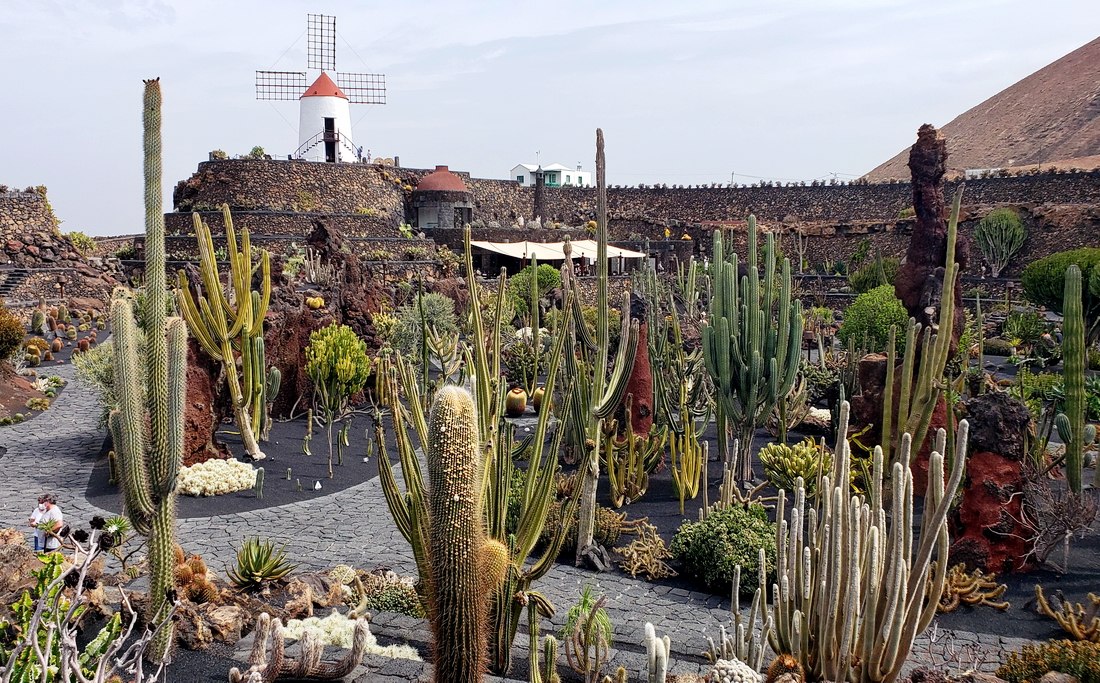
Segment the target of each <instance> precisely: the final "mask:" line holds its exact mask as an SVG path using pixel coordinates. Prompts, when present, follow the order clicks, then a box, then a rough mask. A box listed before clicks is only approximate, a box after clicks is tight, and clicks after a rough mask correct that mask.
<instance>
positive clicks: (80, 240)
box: [66, 230, 96, 256]
mask: <svg viewBox="0 0 1100 683" xmlns="http://www.w3.org/2000/svg"><path fill="white" fill-rule="evenodd" d="M66 237H68V238H69V241H70V242H72V243H73V248H74V249H76V250H77V251H78V252H80V255H81V256H87V255H88V254H90V253H92V252H93V251H95V248H96V241H95V240H94V239H92V238H91V237H88V236H87V235H85V234H84V233H82V232H80V231H79V230H73V231H72V232H70V233H68V234H67V235H66Z"/></svg>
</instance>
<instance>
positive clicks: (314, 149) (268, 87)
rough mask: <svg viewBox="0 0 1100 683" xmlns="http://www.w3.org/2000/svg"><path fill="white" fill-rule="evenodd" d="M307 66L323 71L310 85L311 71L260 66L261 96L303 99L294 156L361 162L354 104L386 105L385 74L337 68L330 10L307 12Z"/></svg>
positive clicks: (273, 98)
mask: <svg viewBox="0 0 1100 683" xmlns="http://www.w3.org/2000/svg"><path fill="white" fill-rule="evenodd" d="M306 68H307V69H309V70H312V71H320V75H319V76H317V77H316V79H315V80H314V81H313V84H312V85H308V87H307V80H306V78H307V72H306V71H257V72H256V99H258V100H298V101H299V102H300V105H299V112H300V113H299V117H298V149H297V150H295V152H294V154H293V155H292V156H293V157H294V158H296V159H306V160H309V161H328V162H333V163H335V162H339V161H357V160H358V159H359V158H360V157H361V156H362V155H361V154H360V153H359V150H360V149H362V148H361V147H356V146H355V143H354V138H353V137H352V134H351V107H350V105H352V104H385V103H386V77H385V75H383V74H365V73H351V72H341V71H337V70H336V17H334V16H329V15H325V14H307V15H306ZM329 72H331V73H332V76H330V75H329ZM333 77H335V81H334V80H333Z"/></svg>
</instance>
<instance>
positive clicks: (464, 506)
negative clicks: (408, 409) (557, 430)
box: [427, 386, 509, 683]
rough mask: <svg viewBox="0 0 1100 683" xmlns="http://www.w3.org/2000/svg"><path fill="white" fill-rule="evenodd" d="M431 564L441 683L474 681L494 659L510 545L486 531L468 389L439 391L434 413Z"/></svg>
mask: <svg viewBox="0 0 1100 683" xmlns="http://www.w3.org/2000/svg"><path fill="white" fill-rule="evenodd" d="M427 463H428V477H429V488H428V509H429V514H430V519H429V530H428V562H429V566H430V567H431V592H430V594H429V595H430V599H429V606H430V608H431V612H430V614H431V625H432V635H433V639H434V645H435V653H436V655H435V677H434V680H435V682H436V683H448V682H453V683H476V682H477V681H480V680H481V679H482V677H483V676H484V674H485V669H486V666H487V664H488V659H489V652H488V649H489V641H488V635H489V626H488V610H489V596H490V594H491V593H492V592H493V590H495V589H496V587H497V585H498V584H499V583H500V582H501V580H502V579H503V578H504V574H505V572H507V569H508V559H509V558H508V549H507V548H505V547H504V545H503V544H502V543H500V542H499V541H495V540H492V539H489V538H487V537H486V535H485V525H484V521H483V517H482V515H483V511H482V491H483V488H484V487H483V482H484V479H485V465H486V463H485V460H484V458H483V456H482V452H481V447H480V443H479V439H478V426H477V409H476V407H475V405H474V399H473V397H472V396H471V395H470V393H469V392H468V391H466V390H465V389H462V388H460V387H455V386H448V387H444V388H443V389H441V390H440V391H439V393H438V394H437V395H436V397H435V402H434V403H433V405H432V411H431V416H430V417H429V419H428V443H427Z"/></svg>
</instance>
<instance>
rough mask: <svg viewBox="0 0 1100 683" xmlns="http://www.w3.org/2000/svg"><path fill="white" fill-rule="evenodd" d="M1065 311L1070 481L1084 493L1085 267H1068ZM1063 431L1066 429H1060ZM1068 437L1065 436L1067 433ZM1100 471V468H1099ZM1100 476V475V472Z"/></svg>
mask: <svg viewBox="0 0 1100 683" xmlns="http://www.w3.org/2000/svg"><path fill="white" fill-rule="evenodd" d="M1062 300H1063V302H1064V303H1063V304H1062V314H1063V316H1064V322H1063V325H1062V332H1063V335H1064V337H1063V341H1062V362H1063V364H1064V366H1065V371H1064V373H1063V377H1064V378H1065V392H1066V418H1068V421H1069V424H1068V425H1067V426H1068V427H1069V429H1068V431H1069V434H1068V436H1069V439H1068V440H1066V483H1067V484H1069V489H1070V491H1073V492H1074V493H1081V474H1082V468H1083V467H1084V433H1085V361H1086V357H1085V353H1086V351H1085V318H1084V312H1083V310H1082V308H1083V306H1082V303H1081V269H1080V268H1078V267H1077V264H1076V263H1074V264H1071V265H1070V267H1069V268H1067V269H1066V292H1065V296H1064V297H1063V299H1062ZM1059 431H1062V430H1061V429H1059ZM1063 438H1064V437H1063ZM1097 471H1098V472H1100V468H1097ZM1098 476H1100V475H1098Z"/></svg>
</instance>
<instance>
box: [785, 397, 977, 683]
mask: <svg viewBox="0 0 1100 683" xmlns="http://www.w3.org/2000/svg"><path fill="white" fill-rule="evenodd" d="M847 429H848V404H847V403H846V402H845V403H842V404H841V410H840V426H839V427H838V431H837V433H838V434H839V435H840V438H838V439H837V448H836V456H835V457H834V459H833V468H832V472H831V473H829V475H828V476H825V477H823V478H822V495H820V496H819V500H818V507H817V509H810V510H807V509H806V493H805V489H804V488H803V487H802V486H798V487H797V490H796V491H795V492H794V506H793V507H792V508H791V511H790V513H789V514H790V517H789V519H788V518H787V517H786V514H787V513H786V512H785V510H786V508H785V504H784V501H785V499H786V492H785V491H782V490H781V491H780V492H779V500H778V502H777V503H776V508H775V509H776V514H777V517H778V518H777V520H776V530H777V531H776V547H777V549H778V555H777V557H776V573H777V583H776V584H773V587H772V595H773V598H772V601H773V604H772V605H771V606H770V609H769V617H770V618H771V619H772V620H773V622H774V629H773V630H772V632H771V633H770V634H769V638H768V639H769V642H770V644H771V647H772V649H773V650H774V651H775V652H776V653H778V654H789V655H791V656H793V657H795V658H796V659H798V660H799V663H800V664H801V665H802V666H803V667H804V668H805V671H806V678H807V680H828V681H849V682H850V683H892V682H893V681H895V680H896V679H897V677H898V675H899V674H900V673H901V668H902V665H903V664H904V663H905V660H906V658H907V657H908V655H909V651H910V649H911V648H912V646H913V640H914V638H916V636H917V635H919V634H920V633H921V632H922V631H923V630H924V629H925V628H927V627H928V625H929V623H931V621H932V618H933V617H934V616H935V615H936V605H937V604H938V603H937V601H936V600H935V599H926V598H927V597H928V596H929V595H932V596H935V595H939V594H940V593H942V592H943V586H944V581H945V575H946V572H947V565H948V563H947V559H946V558H947V551H948V543H949V538H948V534H947V512H948V510H949V508H950V507H951V501H952V500H953V499H954V496H955V492H956V491H957V490H958V487H959V484H960V483H961V482H962V477H963V473H964V472H965V471H966V449H967V437H968V431H969V427H968V425H967V422H966V421H965V420H964V421H962V422H960V423H959V429H958V434H957V437H956V452H955V456H954V458H953V461H952V467H951V473H950V477H949V478H947V479H945V476H944V474H945V472H944V455H943V453H944V451H945V449H946V441H947V435H946V432H944V430H942V429H941V430H939V432H938V433H937V435H936V442H935V449H934V451H933V452H932V454H931V456H930V458H929V469H928V484H927V488H926V490H925V497H924V512H923V514H922V515H921V521H920V538H919V540H917V541H916V542H915V543H916V544H915V545H914V541H915V539H914V531H913V524H914V518H913V474H912V472H911V470H910V468H909V466H908V463H909V452H910V450H911V448H912V440H911V438H910V437H909V435H908V434H906V435H904V436H903V437H902V440H901V446H900V448H899V449H898V450H897V452H896V453H895V454H894V456H893V457H892V458H891V459H890V460H889V461H885V460H884V456H883V449H882V447H880V446H879V447H876V448H875V451H874V455H873V462H872V467H871V475H872V480H871V482H870V487H869V491H868V494H867V496H866V497H864V496H859V495H852V494H851V491H850V489H849V486H848V481H849V477H850V474H851V451H850V449H849V445H848V441H847V439H846V438H844V435H845V434H846V432H847ZM887 472H889V476H890V478H889V482H888V485H889V486H890V487H891V489H892V491H891V493H892V495H890V496H884V492H883V486H884V480H885V476H886V473H887ZM887 498H888V499H889V511H888V510H887V503H886V502H885V501H886V500H887ZM933 553H935V555H936V559H937V562H936V563H935V565H934V566H933V563H932V556H933Z"/></svg>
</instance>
